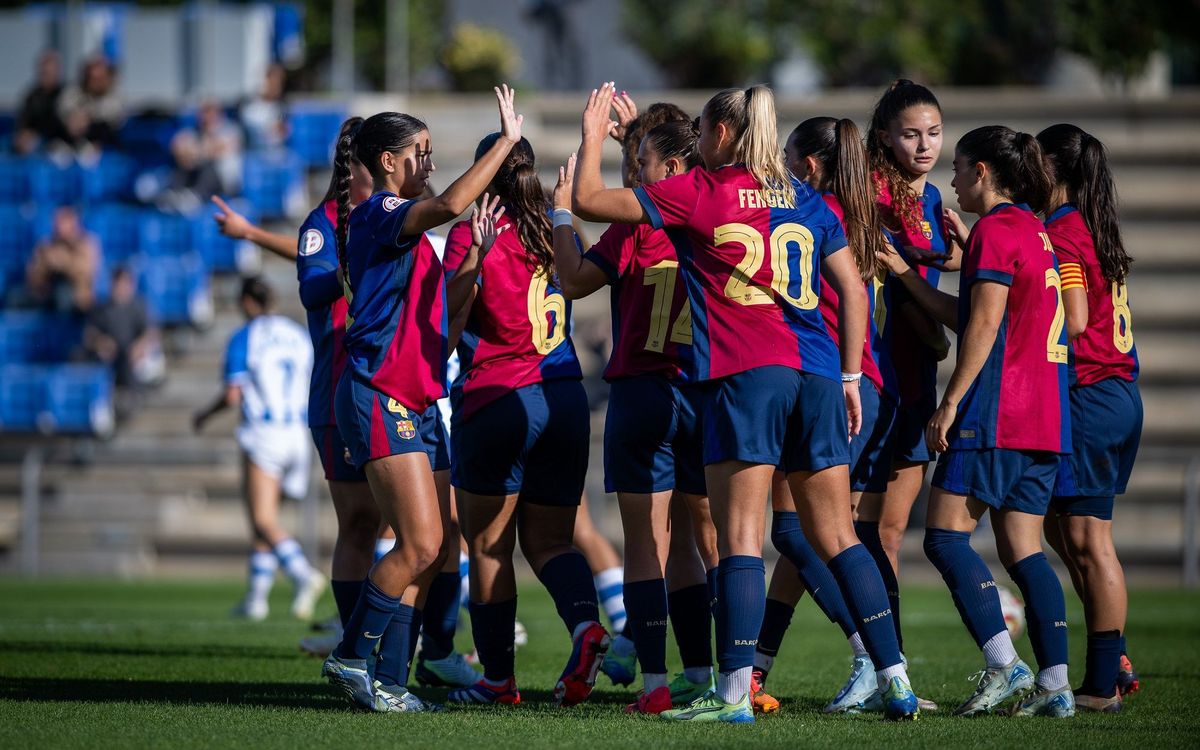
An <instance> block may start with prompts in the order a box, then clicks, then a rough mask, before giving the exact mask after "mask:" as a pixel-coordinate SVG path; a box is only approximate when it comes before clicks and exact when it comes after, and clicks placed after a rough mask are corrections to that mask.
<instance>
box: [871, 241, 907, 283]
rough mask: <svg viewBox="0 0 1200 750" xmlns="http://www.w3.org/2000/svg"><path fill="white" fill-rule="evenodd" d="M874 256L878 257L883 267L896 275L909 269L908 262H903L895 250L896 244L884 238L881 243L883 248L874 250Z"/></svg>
mask: <svg viewBox="0 0 1200 750" xmlns="http://www.w3.org/2000/svg"><path fill="white" fill-rule="evenodd" d="M875 257H876V258H878V259H879V262H880V263H882V264H883V267H884V268H886V269H887V270H889V271H891V272H892V273H894V274H896V275H897V276H899V275H901V274H903V273H904V272H906V271H908V270H910V269H909V267H908V263H907V262H905V260H904V258H903V257H901V255H900V253H898V252H896V246H895V245H893V244H892V243H891V242H888V241H886V240H885V241H884V243H883V250H877V251H875Z"/></svg>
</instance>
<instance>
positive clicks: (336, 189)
mask: <svg viewBox="0 0 1200 750" xmlns="http://www.w3.org/2000/svg"><path fill="white" fill-rule="evenodd" d="M362 123H363V118H361V117H351V118H350V119H348V120H346V121H345V122H343V123H342V128H341V130H340V131H339V132H338V138H337V142H336V143H335V144H334V147H333V175H332V176H331V177H330V178H329V188H328V189H327V190H326V191H325V197H324V198H323V199H322V200H321V202H322V203H328V202H329V201H331V200H336V201H337V226H336V227H334V236H335V238H336V240H337V258H338V265H341V266H343V267H345V259H346V224H347V223H348V220H349V217H350V165H351V163H352V162H354V161H355V160H356V159H355V156H354V136H355V135H357V134H358V130H359V128H361V127H362Z"/></svg>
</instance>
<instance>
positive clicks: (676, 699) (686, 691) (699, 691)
mask: <svg viewBox="0 0 1200 750" xmlns="http://www.w3.org/2000/svg"><path fill="white" fill-rule="evenodd" d="M668 687H670V689H671V705H672V706H675V707H676V708H679V707H682V706H686V705H688V704H690V703H692V702H693V701H695V700H696V699H697V698H700V697H702V696H703V695H704V694H705V693H707V692H708V691H710V690H715V689H716V687H717V683H716V681H714V680H713V676H712V672H709V673H708V679H707V680H705V681H704V682H692V681H691V680H689V679H688V678H687V676H686V675H684V673H683V672H680V673H679V674H677V675H675V679H673V680H671V684H670V685H669V686H668Z"/></svg>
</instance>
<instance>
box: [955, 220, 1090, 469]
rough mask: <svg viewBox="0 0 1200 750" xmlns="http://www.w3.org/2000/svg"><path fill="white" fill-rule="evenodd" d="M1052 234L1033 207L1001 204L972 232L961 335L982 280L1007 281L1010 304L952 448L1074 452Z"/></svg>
mask: <svg viewBox="0 0 1200 750" xmlns="http://www.w3.org/2000/svg"><path fill="white" fill-rule="evenodd" d="M1045 229H1046V228H1045V226H1044V225H1043V224H1042V222H1041V221H1039V220H1038V218H1037V216H1035V215H1034V213H1033V212H1032V211H1031V210H1029V207H1028V206H1024V205H1022V206H1015V205H1013V204H1011V203H1002V204H1000V205H999V206H996V207H995V208H994V209H992V210H991V211H990V212H989V213H988V214H987V215H986V216H984V217H983V218H981V219H980V220H979V221H978V222H976V224H975V226H974V227H973V228H972V229H971V235H970V237H969V238H968V239H967V246H966V249H965V255H964V256H963V266H962V276H961V279H962V281H961V286H960V288H959V296H958V335H959V336H960V337H961V336H962V335H963V332H964V331H965V330H966V329H967V325H968V323H969V322H970V319H971V287H972V286H973V285H974V284H975V283H976V282H978V281H993V282H996V283H999V284H1004V285H1005V286H1007V287H1008V301H1007V304H1006V308H1005V312H1004V317H1003V319H1002V320H1001V323H1000V329H999V331H997V333H996V342H995V343H994V344H993V345H992V350H991V353H989V354H988V358H987V361H986V362H985V363H984V366H983V369H982V370H980V372H979V375H978V377H976V378H975V381H974V382H972V383H971V385H970V387H969V388H968V389H967V393H966V395H965V396H964V397H963V400H962V403H960V404H959V406H958V422H957V423H956V424H955V426H954V427H953V429H951V431H950V436H949V437H950V447H951V449H954V450H958V449H971V448H1009V449H1014V450H1028V451H1050V452H1053V453H1070V452H1071V447H1070V440H1071V435H1070V416H1069V411H1068V409H1069V404H1068V400H1067V331H1066V325H1065V322H1066V318H1065V315H1064V313H1063V307H1062V292H1061V290H1060V284H1059V276H1058V262H1057V259H1056V258H1055V256H1054V249H1053V247H1052V246H1051V244H1050V238H1049V237H1048V236H1047V235H1046V231H1045ZM960 351H961V347H960Z"/></svg>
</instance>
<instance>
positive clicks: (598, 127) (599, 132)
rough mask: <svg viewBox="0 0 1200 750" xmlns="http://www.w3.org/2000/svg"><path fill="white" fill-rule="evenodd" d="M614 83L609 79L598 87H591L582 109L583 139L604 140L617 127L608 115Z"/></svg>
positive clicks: (611, 103)
mask: <svg viewBox="0 0 1200 750" xmlns="http://www.w3.org/2000/svg"><path fill="white" fill-rule="evenodd" d="M615 86H616V84H614V83H613V82H611V81H609V82H608V83H605V84H604V85H603V86H601V87H600V88H598V89H592V94H591V96H589V97H588V103H587V107H585V108H584V110H583V137H584V139H585V140H589V139H595V140H604V139H605V138H607V137H608V136H609V135H611V134H612V132H613V130H614V129H615V128H617V127H618V124H617V122H616V120H613V119H612V118H610V117H609V114H608V113H609V111H610V110H611V109H612V106H613V96H614V90H615Z"/></svg>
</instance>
